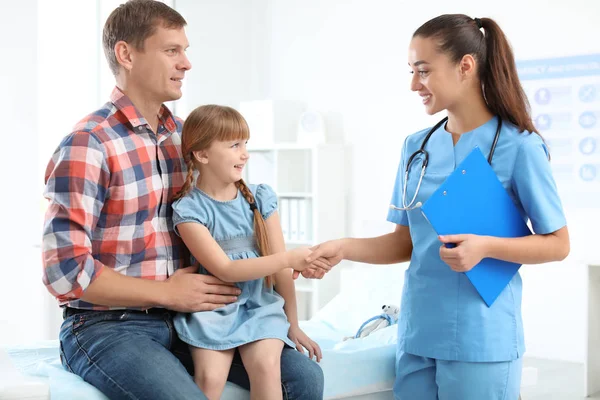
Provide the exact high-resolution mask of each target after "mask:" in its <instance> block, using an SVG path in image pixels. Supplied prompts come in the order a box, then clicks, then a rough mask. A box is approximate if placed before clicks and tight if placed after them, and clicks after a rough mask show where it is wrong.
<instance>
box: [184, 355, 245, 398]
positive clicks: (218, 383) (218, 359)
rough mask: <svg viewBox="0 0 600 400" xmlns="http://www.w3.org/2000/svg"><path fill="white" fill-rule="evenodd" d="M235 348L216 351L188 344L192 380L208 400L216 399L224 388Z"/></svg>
mask: <svg viewBox="0 0 600 400" xmlns="http://www.w3.org/2000/svg"><path fill="white" fill-rule="evenodd" d="M234 352H235V349H230V350H223V351H216V350H207V349H200V348H198V347H192V346H190V353H191V354H192V359H193V360H194V381H195V382H196V385H198V387H200V389H201V390H202V392H203V393H204V395H205V396H206V397H208V399H209V400H213V399H214V400H218V399H220V398H221V393H223V389H225V384H226V383H227V375H229V368H230V367H231V360H232V359H233V354H234Z"/></svg>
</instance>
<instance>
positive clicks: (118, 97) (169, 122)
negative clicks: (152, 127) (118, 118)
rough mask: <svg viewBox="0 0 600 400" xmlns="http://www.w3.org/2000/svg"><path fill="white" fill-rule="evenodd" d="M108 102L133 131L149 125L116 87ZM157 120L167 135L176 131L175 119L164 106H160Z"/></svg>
mask: <svg viewBox="0 0 600 400" xmlns="http://www.w3.org/2000/svg"><path fill="white" fill-rule="evenodd" d="M110 101H111V102H112V103H113V104H114V105H115V107H117V110H119V111H120V112H121V113H122V114H123V115H124V116H125V118H127V121H128V122H129V124H131V127H132V128H133V129H134V130H135V129H136V128H137V127H139V126H144V125H149V124H148V121H147V120H146V118H144V117H143V116H142V114H141V113H140V112H139V111H138V109H137V108H136V107H135V105H134V104H133V103H132V101H131V99H129V97H127V95H126V94H125V93H123V92H122V91H121V89H119V88H118V87H116V86H115V88H114V89H113V91H112V93H111V95H110ZM158 118H159V120H160V121H161V122H162V124H163V125H164V126H165V128H166V129H167V131H169V133H174V132H175V131H176V129H177V124H176V123H175V118H174V117H173V114H172V113H171V110H169V108H168V107H167V106H165V105H164V104H162V105H161V106H160V110H159V112H158Z"/></svg>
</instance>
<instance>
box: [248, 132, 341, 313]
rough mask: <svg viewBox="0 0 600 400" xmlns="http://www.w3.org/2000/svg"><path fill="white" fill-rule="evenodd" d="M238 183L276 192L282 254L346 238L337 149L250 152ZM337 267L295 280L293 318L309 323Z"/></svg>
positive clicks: (332, 291) (284, 147)
mask: <svg viewBox="0 0 600 400" xmlns="http://www.w3.org/2000/svg"><path fill="white" fill-rule="evenodd" d="M248 150H249V152H250V160H249V162H248V164H246V168H245V172H244V174H245V177H244V179H245V180H246V182H248V183H253V184H259V183H266V184H269V185H270V186H271V187H272V188H273V189H274V190H275V192H276V193H277V195H278V200H279V202H278V203H279V215H280V217H281V225H282V230H283V232H284V237H285V241H286V247H287V248H288V249H290V248H294V247H297V246H313V245H315V244H318V243H321V242H323V241H326V240H330V239H337V238H341V237H343V236H345V234H346V187H345V181H346V178H345V168H346V160H345V155H344V146H343V145H340V144H320V145H314V146H312V145H307V146H304V145H298V144H295V143H292V144H282V143H278V144H274V145H272V146H268V147H260V148H259V147H255V148H253V147H252V141H250V142H249V144H248ZM339 267H340V266H338V267H336V268H334V269H333V270H332V271H331V272H329V273H328V274H327V275H325V277H324V278H323V279H322V280H315V279H304V278H299V279H298V280H297V281H296V293H297V298H298V315H299V318H300V319H301V320H302V319H309V318H310V317H311V316H312V315H314V313H315V312H316V311H317V310H319V308H321V307H322V306H324V305H325V304H326V303H327V302H328V301H329V300H331V299H332V298H333V297H334V296H335V295H336V294H337V293H338V292H339V289H340V268H339Z"/></svg>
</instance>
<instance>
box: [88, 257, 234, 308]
mask: <svg viewBox="0 0 600 400" xmlns="http://www.w3.org/2000/svg"><path fill="white" fill-rule="evenodd" d="M197 270H198V267H188V268H180V269H179V270H177V271H175V273H174V274H173V275H171V277H169V279H167V280H166V281H162V282H158V281H150V280H146V279H141V278H133V277H130V276H124V275H121V274H119V273H118V272H115V271H113V270H112V269H111V268H104V269H103V270H102V273H101V274H99V275H98V276H97V277H96V279H95V280H94V282H93V283H92V284H90V285H89V286H88V287H87V289H86V290H85V293H84V294H83V297H81V299H82V300H84V301H87V302H90V303H93V304H102V305H105V306H119V307H136V308H137V307H140V308H149V307H164V308H168V309H170V310H175V311H181V312H196V311H208V310H214V309H216V308H219V307H223V306H225V304H229V303H232V302H234V301H236V300H237V297H236V296H237V295H239V294H240V290H239V289H238V288H236V287H233V286H231V285H230V284H227V283H224V282H223V281H220V280H219V279H217V278H215V277H212V276H208V275H201V274H198V273H196V272H197Z"/></svg>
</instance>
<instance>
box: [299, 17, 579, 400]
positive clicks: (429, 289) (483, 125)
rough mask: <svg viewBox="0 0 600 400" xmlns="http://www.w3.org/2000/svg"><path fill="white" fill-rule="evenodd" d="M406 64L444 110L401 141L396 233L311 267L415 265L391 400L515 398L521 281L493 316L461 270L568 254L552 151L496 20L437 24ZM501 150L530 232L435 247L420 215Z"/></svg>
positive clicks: (499, 158) (432, 107) (508, 183)
mask: <svg viewBox="0 0 600 400" xmlns="http://www.w3.org/2000/svg"><path fill="white" fill-rule="evenodd" d="M408 64H409V66H410V68H411V73H412V74H413V77H412V81H411V90H413V91H415V92H417V93H418V94H419V95H420V96H421V99H422V101H423V105H424V107H425V111H426V112H427V113H428V114H435V113H438V112H440V111H443V110H446V111H447V114H448V119H447V121H445V120H442V121H441V122H440V124H439V125H437V126H436V127H434V129H429V128H428V129H425V130H423V131H420V132H417V133H415V134H413V135H410V136H408V138H407V139H406V141H405V142H404V147H403V149H402V153H401V160H400V165H399V168H398V175H397V178H396V183H395V187H394V191H393V195H392V204H393V205H394V207H393V208H392V209H390V211H389V214H388V221H390V222H393V223H395V224H396V229H395V232H393V233H390V234H387V235H384V236H380V237H375V238H368V239H340V240H336V241H331V242H327V243H324V244H322V245H320V246H319V247H318V248H316V249H315V250H314V251H313V253H312V254H311V256H310V257H309V258H308V259H307V261H309V262H310V260H311V259H313V258H316V257H323V256H324V257H328V258H329V261H330V263H332V264H335V263H337V262H339V260H341V259H343V258H345V259H349V260H354V261H359V262H366V263H372V264H393V263H398V262H402V261H409V260H410V265H409V268H408V270H407V271H406V273H405V281H404V290H403V294H402V305H401V316H400V321H399V324H398V351H397V358H396V382H395V385H394V395H395V396H396V399H402V400H404V399H411V400H421V399H422V400H430V399H431V400H434V399H444V400H482V399H485V400H516V399H517V398H518V396H519V386H520V381H521V367H522V364H521V363H522V356H523V353H524V351H525V346H524V339H523V324H522V319H521V277H520V276H519V274H516V275H515V276H514V278H513V279H512V281H511V282H510V283H509V285H508V286H507V287H506V288H505V289H504V291H503V292H502V293H501V294H500V296H499V297H498V298H497V299H496V301H495V302H494V303H493V304H492V306H491V307H489V308H488V307H487V305H486V304H485V303H484V302H483V300H482V299H481V298H480V296H479V294H478V293H477V291H476V290H475V289H474V287H473V285H472V284H471V283H470V282H469V280H468V278H467V277H466V275H465V274H463V273H462V272H466V271H469V270H470V269H472V268H473V267H474V266H475V265H477V264H478V263H479V261H481V260H482V259H483V258H487V257H489V258H495V259H500V260H506V261H510V262H515V263H520V264H538V263H545V262H549V261H559V260H563V259H564V258H565V257H566V256H567V254H568V253H569V234H568V231H567V226H566V220H565V217H564V214H563V210H562V207H561V202H560V200H559V197H558V194H557V189H556V185H555V183H554V179H553V178H552V173H551V169H550V163H549V156H548V149H547V148H546V145H545V144H544V141H543V140H542V138H541V137H540V135H539V134H538V133H537V131H536V129H535V127H534V126H533V123H532V121H531V117H530V115H529V113H528V103H527V99H526V97H525V94H524V92H523V89H522V87H521V84H520V83H519V78H518V76H517V70H516V66H515V62H514V58H513V54H512V50H511V48H510V46H509V44H508V41H507V39H506V37H505V36H504V34H503V32H502V30H501V29H500V27H499V26H498V25H497V24H496V22H494V21H493V20H492V19H489V18H482V19H478V18H475V19H474V18H470V17H468V16H466V15H442V16H439V17H437V18H434V19H432V20H430V21H428V22H426V23H425V24H424V25H422V26H421V27H420V28H419V29H417V31H416V32H415V33H414V35H413V38H412V41H411V43H410V48H409V53H408ZM430 130H431V136H430V137H429V140H428V141H426V143H425V146H424V150H425V151H426V152H427V153H428V163H427V162H426V164H427V165H426V169H425V173H424V175H422V172H421V171H422V166H423V164H424V160H425V154H424V153H423V152H421V151H419V150H420V148H421V146H422V144H423V143H424V141H425V140H426V137H427V136H428V133H429V132H430ZM497 134H498V135H497ZM496 137H497V142H496V143H495V139H496ZM494 143H495V151H494V152H493V154H492V157H491V161H492V162H491V165H492V168H493V169H494V171H495V172H496V175H497V176H498V178H499V179H500V181H501V182H502V184H503V186H504V188H505V189H506V190H507V192H508V194H509V195H510V196H511V197H512V199H513V200H514V202H515V205H516V206H517V208H518V209H519V211H520V212H521V215H523V218H524V219H529V220H530V221H531V224H532V226H533V230H534V232H535V234H534V235H531V236H528V237H522V238H500V237H490V236H478V235H450V236H446V237H438V236H437V235H436V233H435V231H434V230H433V228H432V227H431V225H430V224H429V223H428V222H427V221H426V219H425V217H424V216H423V215H422V213H421V211H420V209H419V207H420V205H421V204H423V203H425V201H426V200H427V199H428V198H429V196H431V194H432V193H433V192H434V191H435V190H436V189H437V188H438V187H439V185H440V184H442V182H444V181H445V179H446V178H447V177H448V176H449V175H450V174H451V173H452V172H453V170H454V169H455V168H456V166H457V165H458V164H460V163H461V161H462V160H463V159H464V158H465V157H466V156H467V155H468V154H469V153H470V152H471V151H472V150H473V148H474V147H475V146H478V147H479V148H480V149H481V150H482V151H483V153H484V154H485V155H486V157H488V155H489V154H490V153H492V149H493V148H494ZM415 153H416V154H417V155H416V156H414V157H412V161H411V160H410V159H411V155H413V154H415ZM409 163H410V165H408V164H409ZM407 168H408V172H407ZM405 174H407V175H408V179H405ZM448 212H452V211H451V210H448ZM446 243H455V244H456V247H455V248H446V247H445V246H444V244H446Z"/></svg>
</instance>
